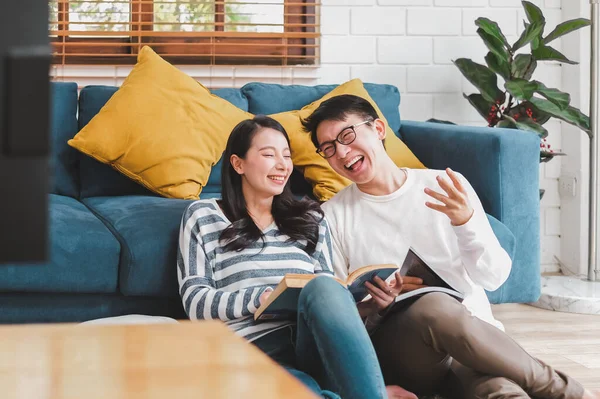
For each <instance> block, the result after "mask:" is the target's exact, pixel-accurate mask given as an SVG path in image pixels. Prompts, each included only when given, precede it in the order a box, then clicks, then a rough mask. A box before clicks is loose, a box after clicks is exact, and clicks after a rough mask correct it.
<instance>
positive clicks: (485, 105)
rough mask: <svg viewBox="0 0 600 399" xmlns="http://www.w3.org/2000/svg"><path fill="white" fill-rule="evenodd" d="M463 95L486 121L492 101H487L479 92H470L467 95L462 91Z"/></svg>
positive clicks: (492, 104)
mask: <svg viewBox="0 0 600 399" xmlns="http://www.w3.org/2000/svg"><path fill="white" fill-rule="evenodd" d="M463 97H464V98H466V99H467V100H468V101H469V102H470V103H471V105H472V106H473V108H475V109H476V110H477V112H479V115H481V116H482V117H483V119H485V120H486V121H488V117H489V113H490V110H491V109H492V106H495V104H494V103H493V102H491V101H487V100H486V99H485V98H483V96H482V95H481V94H470V95H468V96H467V95H466V94H464V93H463Z"/></svg>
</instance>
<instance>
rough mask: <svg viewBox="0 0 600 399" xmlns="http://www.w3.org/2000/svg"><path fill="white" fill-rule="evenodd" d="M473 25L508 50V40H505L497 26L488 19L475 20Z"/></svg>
mask: <svg viewBox="0 0 600 399" xmlns="http://www.w3.org/2000/svg"><path fill="white" fill-rule="evenodd" d="M475 25H477V26H478V27H479V28H481V29H482V30H483V31H484V32H485V33H487V34H488V35H491V36H493V37H495V38H496V39H498V40H500V41H501V42H502V44H503V45H504V47H505V48H506V49H510V44H508V40H506V36H504V33H502V30H501V29H500V26H498V24H497V23H496V22H494V21H492V20H490V19H488V18H483V17H482V18H477V19H476V20H475Z"/></svg>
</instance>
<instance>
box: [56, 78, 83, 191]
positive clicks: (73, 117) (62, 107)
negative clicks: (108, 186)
mask: <svg viewBox="0 0 600 399" xmlns="http://www.w3.org/2000/svg"><path fill="white" fill-rule="evenodd" d="M50 90H51V94H50V98H51V112H50V146H51V153H50V154H51V155H50V170H51V173H52V183H51V185H50V192H51V193H53V194H60V195H68V196H69V197H74V198H76V197H78V196H79V176H78V173H79V170H78V166H79V165H78V160H79V153H78V152H77V150H75V149H74V148H71V147H70V146H69V145H68V144H67V141H68V140H69V139H72V138H73V136H75V134H76V133H77V130H78V129H77V84H76V83H63V82H51V83H50Z"/></svg>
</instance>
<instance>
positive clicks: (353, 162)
mask: <svg viewBox="0 0 600 399" xmlns="http://www.w3.org/2000/svg"><path fill="white" fill-rule="evenodd" d="M363 159H364V157H363V156H362V155H357V156H355V157H353V158H352V159H350V161H348V162H346V163H345V164H344V168H346V169H347V170H352V169H353V167H354V165H356V163H357V162H358V161H362V160H363Z"/></svg>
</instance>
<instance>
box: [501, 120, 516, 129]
mask: <svg viewBox="0 0 600 399" xmlns="http://www.w3.org/2000/svg"><path fill="white" fill-rule="evenodd" d="M496 126H498V127H503V128H505V129H517V125H515V124H514V123H512V122H511V121H510V120H508V119H502V120H501V121H500V122H498V124H497V125H496Z"/></svg>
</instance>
